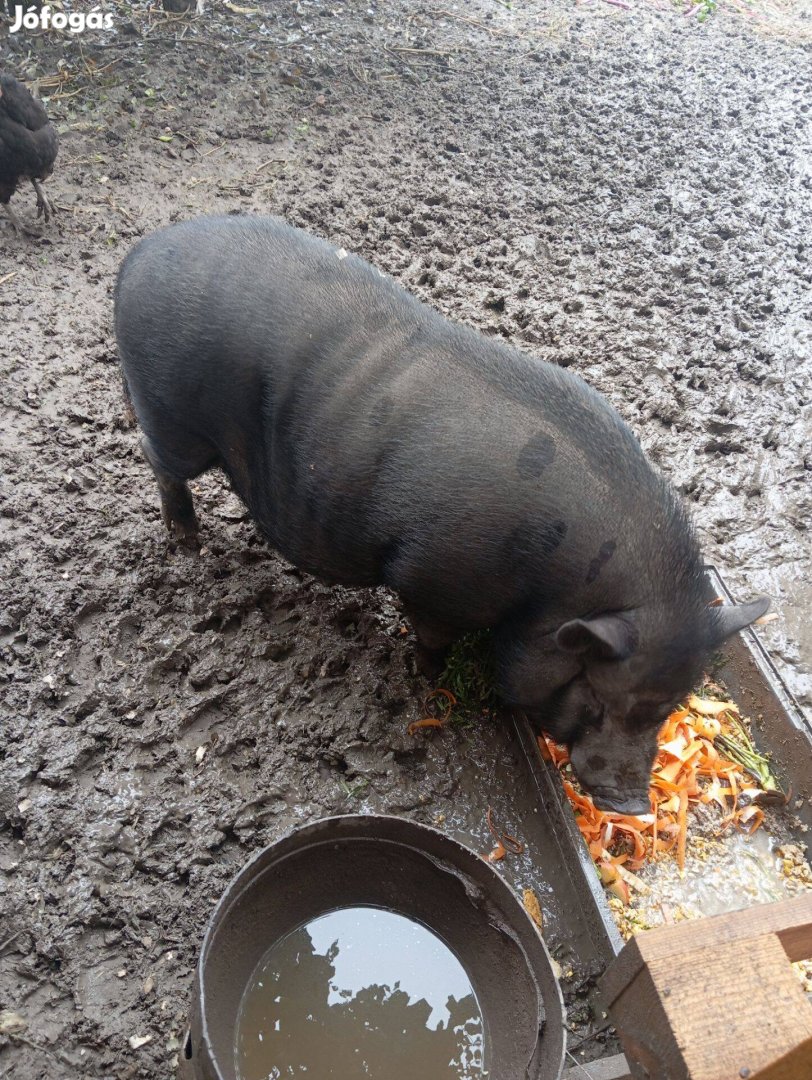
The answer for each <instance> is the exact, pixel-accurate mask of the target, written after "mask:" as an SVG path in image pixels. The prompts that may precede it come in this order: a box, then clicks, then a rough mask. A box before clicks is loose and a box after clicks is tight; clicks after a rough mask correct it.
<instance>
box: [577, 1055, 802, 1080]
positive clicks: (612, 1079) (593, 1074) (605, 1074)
mask: <svg viewBox="0 0 812 1080" xmlns="http://www.w3.org/2000/svg"><path fill="white" fill-rule="evenodd" d="M568 1057H569V1058H570V1060H572V1055H571V1054H570V1055H568ZM561 1080H632V1074H631V1073H630V1072H629V1066H628V1063H627V1061H626V1058H625V1057H624V1056H623V1054H614V1055H613V1056H612V1057H609V1058H601V1059H600V1060H599V1061H589V1062H586V1063H584V1064H582V1065H581V1064H579V1065H576V1066H574V1067H573V1068H571V1069H568V1070H567V1071H566V1072H565V1073H564V1075H563V1076H562V1077H561ZM782 1080H783V1078H782Z"/></svg>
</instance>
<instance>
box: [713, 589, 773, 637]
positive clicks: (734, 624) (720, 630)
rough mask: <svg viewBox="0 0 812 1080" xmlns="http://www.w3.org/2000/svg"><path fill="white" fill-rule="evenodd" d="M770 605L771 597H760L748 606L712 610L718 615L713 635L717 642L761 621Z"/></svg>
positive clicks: (739, 605)
mask: <svg viewBox="0 0 812 1080" xmlns="http://www.w3.org/2000/svg"><path fill="white" fill-rule="evenodd" d="M770 603H771V600H770V598H769V596H758V597H756V599H755V600H751V601H750V602H749V603H747V604H735V605H734V604H727V605H725V607H720V608H714V609H712V610H713V611H714V612H715V614H716V625H715V627H714V631H713V633H714V637H715V638H716V640H717V642H722V641H726V640H727V639H728V638H729V637H732V636H733V634H737V633H738V632H739V630H744V628H745V626H749V625H750V624H751V623H753V622H755V621H756V619H760V618H761V616H762V615H763V614H764V613H765V612H767V611H769V610H770Z"/></svg>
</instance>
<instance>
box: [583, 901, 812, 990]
mask: <svg viewBox="0 0 812 1080" xmlns="http://www.w3.org/2000/svg"><path fill="white" fill-rule="evenodd" d="M765 934H775V935H776V936H777V938H778V940H779V941H780V942H781V944H782V946H783V947H784V951H785V953H786V956H787V957H788V958H789V959H790V960H791V961H793V962H794V961H796V960H807V959H809V958H810V957H812V892H808V893H804V894H803V895H802V896H798V897H795V898H794V899H792V900H782V901H781V902H779V903H776V904H756V905H755V906H754V907H749V908H746V909H745V910H744V911H733V912H729V913H728V914H726V915H713V916H709V917H707V918H704V919H695V920H690V921H688V922H684V923H677V924H676V925H674V926H658V927H656V928H655V929H654V930H645V931H643V932H642V933H640V934H637V935H636V936H635V937H633V938H632V940H631V941H629V942H628V943H627V944H626V946H625V947H624V949H623V952H621V954H620V956H619V957H618V958H617V960H616V961H615V962H614V964H612V966H611V967H610V968H609V970H608V971H607V973H606V974H605V975H604V977H603V979H602V980H601V991H602V993H603V995H604V999H605V1001H606V1003H607V1004H608V1005H611V1004H612V1002H613V1001H614V1000H615V998H617V997H618V995H619V994H621V993H622V992H623V990H624V988H625V987H627V986H628V985H629V984H630V983H631V982H632V981H633V980H634V978H635V976H636V975H637V974H638V973H639V972H640V971H641V970H642V968H643V967H644V965H645V964H646V963H648V962H649V961H650V960H652V959H660V960H666V959H668V958H669V957H678V956H679V955H680V953H684V952H687V951H689V950H690V951H694V950H696V951H699V950H702V949H705V950H707V953H708V955H709V956H711V955H713V952H714V950H715V949H716V948H717V947H718V946H719V945H721V944H725V943H728V942H730V943H733V942H737V941H744V940H746V939H748V938H751V937H761V936H763V935H765Z"/></svg>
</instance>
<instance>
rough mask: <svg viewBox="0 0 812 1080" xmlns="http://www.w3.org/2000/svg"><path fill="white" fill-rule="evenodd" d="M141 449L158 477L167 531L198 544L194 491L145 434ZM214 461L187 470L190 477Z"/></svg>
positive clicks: (203, 470) (188, 541) (182, 541)
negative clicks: (165, 465)
mask: <svg viewBox="0 0 812 1080" xmlns="http://www.w3.org/2000/svg"><path fill="white" fill-rule="evenodd" d="M141 450H142V451H143V454H144V457H145V458H146V459H147V461H148V462H149V463H150V465H151V466H152V471H153V472H154V473H155V479H156V480H157V481H158V490H159V492H160V495H161V517H162V518H163V522H164V525H165V526H166V528H167V531H168V532H169V533H171V534H172V535H173V536H175V537H176V538H177V539H178V540H179V541H180V542H181V543H182V544H185V545H187V546H188V547H194V548H197V547H199V542H198V524H197V515H196V514H195V508H194V504H193V502H192V493H191V491H190V490H189V485H188V484H187V483H186V479H184V478H182V477H180V476H177V475H175V474H173V473H172V472H169V471H168V470H167V469H166V468H165V467H164V465H163V464H162V463H161V461H160V459H159V457H158V454H157V452H156V450H155V447H154V446H153V444H152V443H151V442H150V440H149V438H148V437H147V436H146V435H145V436H144V437H143V439H142V440H141ZM211 464H212V462H211V461H210V460H206V461H205V463H204V464H203V465H202V466H201V467H197V466H192V467H190V468H189V469H184V470H183V471H184V473H186V477H187V478H188V479H191V478H192V477H193V476H199V475H200V473H202V472H205V470H206V469H207V468H209V467H210V465H211Z"/></svg>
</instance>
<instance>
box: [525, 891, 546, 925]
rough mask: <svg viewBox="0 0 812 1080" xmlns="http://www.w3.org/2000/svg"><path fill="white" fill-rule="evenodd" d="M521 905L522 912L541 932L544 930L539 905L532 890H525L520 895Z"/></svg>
mask: <svg viewBox="0 0 812 1080" xmlns="http://www.w3.org/2000/svg"><path fill="white" fill-rule="evenodd" d="M522 903H523V904H524V910H525V911H526V912H527V914H528V915H529V916H530V918H531V919H532V920H533V922H534V923H535V924H536V926H537V927H538V929H539V930H540V931H541V930H543V929H544V920H543V918H542V915H541V904H539V898H538V897H537V896H536V894H535V893H534V892H533V890H532V889H525V890H524V892H523V894H522Z"/></svg>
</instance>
